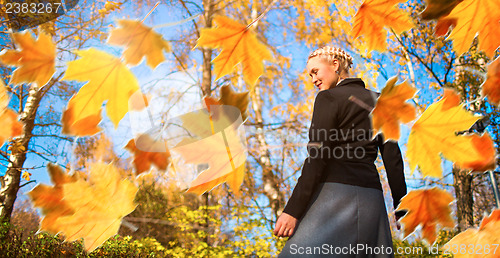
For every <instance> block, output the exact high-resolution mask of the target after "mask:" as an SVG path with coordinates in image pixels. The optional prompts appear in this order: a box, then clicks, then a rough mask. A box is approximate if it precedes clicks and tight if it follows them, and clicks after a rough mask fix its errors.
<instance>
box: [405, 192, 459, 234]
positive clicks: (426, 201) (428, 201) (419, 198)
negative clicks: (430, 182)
mask: <svg viewBox="0 0 500 258" xmlns="http://www.w3.org/2000/svg"><path fill="white" fill-rule="evenodd" d="M453 200H454V198H453V196H451V194H449V193H448V192H446V191H445V190H441V189H439V188H436V187H435V188H431V189H423V190H413V191H410V192H409V193H408V194H407V195H405V196H404V197H403V198H402V199H401V203H400V204H399V206H398V208H397V209H398V210H407V211H408V212H407V213H406V215H405V216H404V217H403V218H402V219H401V223H402V224H404V233H405V237H407V236H408V235H409V234H411V233H412V232H413V231H415V228H416V227H417V226H418V225H420V224H422V231H423V237H424V238H425V239H427V241H429V243H430V244H432V243H434V241H435V240H436V225H437V224H438V223H439V224H440V225H441V226H443V227H450V228H453V227H454V226H455V224H454V222H453V220H452V219H451V216H450V213H451V209H450V207H449V204H450V203H451V202H452V201H453Z"/></svg>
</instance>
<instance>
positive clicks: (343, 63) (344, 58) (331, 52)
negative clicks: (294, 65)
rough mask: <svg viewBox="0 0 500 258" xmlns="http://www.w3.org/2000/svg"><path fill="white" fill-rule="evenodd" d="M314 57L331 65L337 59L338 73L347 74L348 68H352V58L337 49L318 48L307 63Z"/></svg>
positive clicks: (329, 47) (328, 47)
mask: <svg viewBox="0 0 500 258" xmlns="http://www.w3.org/2000/svg"><path fill="white" fill-rule="evenodd" d="M315 56H319V57H322V58H324V59H325V60H326V61H328V63H329V64H333V60H335V59H337V61H339V64H340V66H339V70H340V71H339V72H341V71H345V72H346V73H349V68H351V66H352V57H351V56H350V55H349V54H347V53H346V52H345V51H344V50H342V49H340V48H337V47H331V46H325V47H321V48H318V49H316V50H314V51H313V52H312V53H311V54H310V55H309V58H308V59H307V61H309V59H311V58H313V57H315Z"/></svg>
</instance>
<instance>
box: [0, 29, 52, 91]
mask: <svg viewBox="0 0 500 258" xmlns="http://www.w3.org/2000/svg"><path fill="white" fill-rule="evenodd" d="M12 38H13V39H14V43H15V44H16V45H17V47H18V48H19V50H7V51H2V54H0V61H1V62H3V63H5V64H7V65H12V66H18V68H17V69H16V70H15V71H14V73H13V74H12V78H11V80H10V84H13V85H19V84H22V83H32V82H34V83H36V84H37V85H38V86H43V85H45V84H46V83H47V82H49V80H50V78H52V75H54V73H55V72H56V69H55V59H56V46H55V45H54V43H52V39H51V38H50V36H49V35H47V34H44V33H40V35H39V36H38V39H37V40H34V38H33V37H32V36H31V34H30V33H28V32H24V33H13V34H12Z"/></svg>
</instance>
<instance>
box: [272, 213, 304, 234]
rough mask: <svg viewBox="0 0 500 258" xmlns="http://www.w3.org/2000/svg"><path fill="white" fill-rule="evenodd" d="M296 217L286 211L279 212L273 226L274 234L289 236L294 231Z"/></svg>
mask: <svg viewBox="0 0 500 258" xmlns="http://www.w3.org/2000/svg"><path fill="white" fill-rule="evenodd" d="M297 221H298V220H297V219H296V218H294V217H292V216H290V215H289V214H286V213H284V212H283V213H281V215H280V217H279V218H278V221H276V225H275V226H274V231H273V233H274V235H275V236H278V237H289V236H292V235H293V233H294V232H295V227H296V226H297Z"/></svg>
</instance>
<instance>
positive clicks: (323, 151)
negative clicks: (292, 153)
mask: <svg viewBox="0 0 500 258" xmlns="http://www.w3.org/2000/svg"><path fill="white" fill-rule="evenodd" d="M337 112H338V103H337V101H335V100H334V99H333V96H332V95H331V94H330V93H329V92H328V91H321V92H319V93H318V95H317V96H316V99H315V101H314V109H313V117H312V122H311V127H310V129H309V143H308V145H307V152H308V157H307V158H306V160H305V161H304V165H303V167H302V174H301V176H300V177H299V179H298V181H297V185H296V186H295V188H294V190H293V192H292V196H291V197H290V199H289V200H288V203H287V204H286V206H285V209H284V210H283V212H285V213H287V214H289V215H291V216H292V217H294V218H296V219H300V218H301V217H302V215H303V214H304V212H305V209H306V208H307V205H308V204H309V200H310V199H311V197H312V195H313V194H314V191H315V190H316V188H317V186H318V185H319V183H320V181H321V178H322V176H323V174H324V170H325V167H326V161H325V160H326V158H327V157H328V153H327V152H328V151H330V150H331V146H329V145H330V141H328V139H329V137H328V135H330V133H331V132H332V131H331V129H333V128H336V127H335V126H336V123H337V121H336V120H335V119H336V117H337V116H336V114H337Z"/></svg>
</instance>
